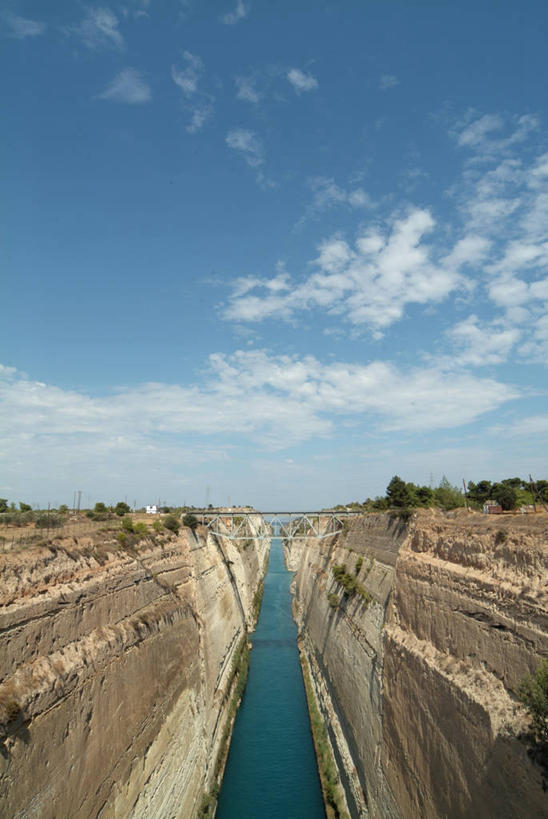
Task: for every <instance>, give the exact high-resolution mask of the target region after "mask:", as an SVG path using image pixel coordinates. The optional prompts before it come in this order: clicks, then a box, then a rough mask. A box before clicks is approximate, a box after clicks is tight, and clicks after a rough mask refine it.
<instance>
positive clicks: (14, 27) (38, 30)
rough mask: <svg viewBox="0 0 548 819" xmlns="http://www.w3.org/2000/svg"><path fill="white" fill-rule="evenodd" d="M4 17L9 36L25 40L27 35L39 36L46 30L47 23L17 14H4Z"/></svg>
mask: <svg viewBox="0 0 548 819" xmlns="http://www.w3.org/2000/svg"><path fill="white" fill-rule="evenodd" d="M2 19H3V21H4V23H5V25H6V27H7V29H8V32H7V33H8V37H14V38H15V39H16V40H24V39H25V38H26V37H38V36H39V35H40V34H43V33H44V32H45V30H46V24H45V23H41V22H39V21H37V20H29V19H28V18H26V17H18V16H17V15H16V14H8V13H6V14H3V15H2Z"/></svg>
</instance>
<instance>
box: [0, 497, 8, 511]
mask: <svg viewBox="0 0 548 819" xmlns="http://www.w3.org/2000/svg"><path fill="white" fill-rule="evenodd" d="M7 511H8V499H7V498H0V512H7Z"/></svg>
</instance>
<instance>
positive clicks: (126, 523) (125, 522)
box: [122, 516, 135, 532]
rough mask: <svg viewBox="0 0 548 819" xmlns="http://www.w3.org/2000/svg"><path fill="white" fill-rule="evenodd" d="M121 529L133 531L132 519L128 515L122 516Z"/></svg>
mask: <svg viewBox="0 0 548 819" xmlns="http://www.w3.org/2000/svg"><path fill="white" fill-rule="evenodd" d="M122 529H123V530H124V532H134V531H135V529H134V528H133V521H132V519H131V518H130V517H129V516H126V517H125V518H122Z"/></svg>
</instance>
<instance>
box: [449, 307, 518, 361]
mask: <svg viewBox="0 0 548 819" xmlns="http://www.w3.org/2000/svg"><path fill="white" fill-rule="evenodd" d="M448 335H449V336H450V338H451V339H452V341H453V342H454V344H455V346H456V347H457V350H458V352H457V354H456V356H455V359H454V360H455V361H457V362H458V363H459V364H471V365H472V366H474V367H479V366H482V365H487V364H501V363H503V362H504V361H506V360H507V359H508V356H509V355H510V352H511V350H512V349H513V348H514V347H515V345H516V344H517V343H518V341H519V339H520V336H521V332H520V330H519V329H518V328H517V327H507V328H505V327H500V326H497V325H496V324H491V325H483V326H482V325H481V322H480V320H479V319H478V317H477V316H474V315H472V316H469V317H468V318H467V319H465V320H464V321H461V322H460V323H459V324H456V325H455V326H454V327H453V328H452V329H451V330H450V331H449V333H448Z"/></svg>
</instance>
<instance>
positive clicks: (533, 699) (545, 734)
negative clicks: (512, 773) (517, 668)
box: [517, 660, 548, 745]
mask: <svg viewBox="0 0 548 819" xmlns="http://www.w3.org/2000/svg"><path fill="white" fill-rule="evenodd" d="M517 696H518V699H519V700H520V702H522V703H523V705H524V706H525V707H526V708H527V710H528V712H529V715H530V717H531V728H532V731H533V735H534V737H535V740H536V741H537V742H539V743H541V744H543V745H544V744H546V743H548V660H542V662H541V664H540V665H539V667H538V668H537V670H536V672H535V674H534V675H531V674H529V675H528V676H527V677H525V678H524V679H523V680H522V681H521V683H520V684H519V687H518V690H517Z"/></svg>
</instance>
